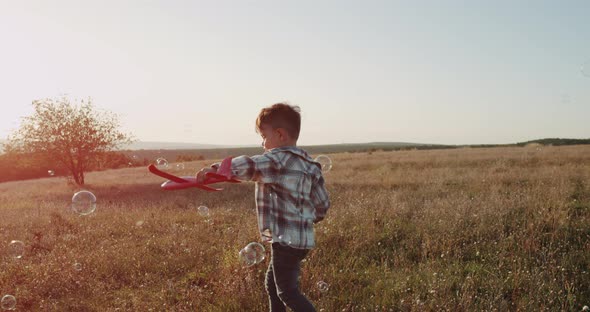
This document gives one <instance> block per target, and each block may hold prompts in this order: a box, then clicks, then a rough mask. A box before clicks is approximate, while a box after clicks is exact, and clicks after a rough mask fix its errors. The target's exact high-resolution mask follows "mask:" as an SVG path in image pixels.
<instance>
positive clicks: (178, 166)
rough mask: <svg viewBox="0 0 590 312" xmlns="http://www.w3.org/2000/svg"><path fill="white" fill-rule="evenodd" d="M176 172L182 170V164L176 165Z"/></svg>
mask: <svg viewBox="0 0 590 312" xmlns="http://www.w3.org/2000/svg"><path fill="white" fill-rule="evenodd" d="M176 170H184V164H183V163H178V164H176Z"/></svg>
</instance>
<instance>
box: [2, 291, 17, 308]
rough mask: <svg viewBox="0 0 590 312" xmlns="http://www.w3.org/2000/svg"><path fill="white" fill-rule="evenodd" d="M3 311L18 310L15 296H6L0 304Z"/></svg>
mask: <svg viewBox="0 0 590 312" xmlns="http://www.w3.org/2000/svg"><path fill="white" fill-rule="evenodd" d="M0 306H1V307H2V310H5V311H12V310H16V298H15V297H14V296H13V295H4V297H2V301H1V303H0Z"/></svg>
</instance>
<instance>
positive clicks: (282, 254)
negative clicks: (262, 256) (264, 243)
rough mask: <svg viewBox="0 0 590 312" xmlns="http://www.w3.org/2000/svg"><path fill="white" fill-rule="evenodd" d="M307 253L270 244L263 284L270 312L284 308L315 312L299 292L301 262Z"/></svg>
mask: <svg viewBox="0 0 590 312" xmlns="http://www.w3.org/2000/svg"><path fill="white" fill-rule="evenodd" d="M308 252H309V250H307V249H296V248H291V247H289V246H282V245H281V244H279V243H272V249H271V257H270V264H269V265H268V271H266V283H265V286H266V291H267V292H268V297H269V301H270V311H271V312H283V311H286V308H285V307H289V308H290V309H291V310H292V311H294V312H304V311H305V312H307V311H312V312H315V308H314V307H313V305H312V304H311V302H309V300H307V298H305V296H303V294H301V292H300V291H299V273H300V271H301V260H303V258H305V256H306V255H307V253H308Z"/></svg>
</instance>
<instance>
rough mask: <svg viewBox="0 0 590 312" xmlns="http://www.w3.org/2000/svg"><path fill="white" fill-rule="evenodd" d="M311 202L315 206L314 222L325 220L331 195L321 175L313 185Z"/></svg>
mask: <svg viewBox="0 0 590 312" xmlns="http://www.w3.org/2000/svg"><path fill="white" fill-rule="evenodd" d="M311 202H312V203H313V205H314V208H315V220H313V223H318V222H320V221H322V220H324V218H325V217H326V213H327V212H328V208H330V197H329V195H328V191H326V185H325V182H324V177H323V176H321V175H320V177H319V179H317V180H316V181H315V183H314V185H313V186H312V190H311Z"/></svg>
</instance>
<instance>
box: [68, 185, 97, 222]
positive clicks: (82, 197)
mask: <svg viewBox="0 0 590 312" xmlns="http://www.w3.org/2000/svg"><path fill="white" fill-rule="evenodd" d="M72 210H74V212H75V213H77V214H79V215H82V216H85V215H89V214H91V213H93V212H94V211H95V210H96V196H94V194H92V192H89V191H79V192H77V193H76V194H74V196H72Z"/></svg>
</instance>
